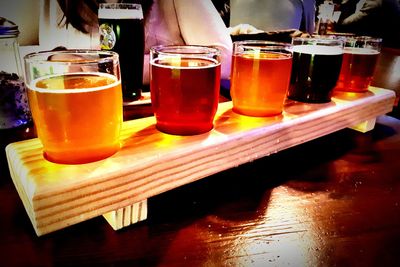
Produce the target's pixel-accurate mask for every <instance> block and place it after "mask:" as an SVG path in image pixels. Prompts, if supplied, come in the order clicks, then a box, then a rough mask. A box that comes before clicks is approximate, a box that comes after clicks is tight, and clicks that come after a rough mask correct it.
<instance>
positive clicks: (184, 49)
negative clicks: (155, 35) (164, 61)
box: [150, 45, 221, 56]
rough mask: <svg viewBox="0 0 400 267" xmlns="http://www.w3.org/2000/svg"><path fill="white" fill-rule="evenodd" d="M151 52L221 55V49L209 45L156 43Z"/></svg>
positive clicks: (161, 53)
mask: <svg viewBox="0 0 400 267" xmlns="http://www.w3.org/2000/svg"><path fill="white" fill-rule="evenodd" d="M150 52H152V53H157V54H160V55H219V56H220V55H221V50H220V49H219V48H218V47H215V46H207V45H156V46H152V47H151V48H150Z"/></svg>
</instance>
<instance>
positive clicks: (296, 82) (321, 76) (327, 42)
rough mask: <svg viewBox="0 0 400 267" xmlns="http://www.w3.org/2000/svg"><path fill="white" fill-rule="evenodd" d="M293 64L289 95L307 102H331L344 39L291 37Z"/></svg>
mask: <svg viewBox="0 0 400 267" xmlns="http://www.w3.org/2000/svg"><path fill="white" fill-rule="evenodd" d="M292 44H293V66H292V74H291V78H290V86H289V91H288V98H289V99H292V100H296V101H300V102H306V103H327V102H330V101H331V95H332V91H333V88H334V87H335V86H336V83H337V81H338V78H339V73H340V68H341V65H342V59H343V41H342V40H337V39H333V38H323V37H315V38H301V37H296V38H293V39H292Z"/></svg>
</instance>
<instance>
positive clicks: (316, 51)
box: [293, 45, 343, 56]
mask: <svg viewBox="0 0 400 267" xmlns="http://www.w3.org/2000/svg"><path fill="white" fill-rule="evenodd" d="M293 52H297V53H302V54H310V55H327V56H329V55H341V54H343V49H342V48H341V47H337V46H324V45H295V46H293Z"/></svg>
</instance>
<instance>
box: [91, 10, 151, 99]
mask: <svg viewBox="0 0 400 267" xmlns="http://www.w3.org/2000/svg"><path fill="white" fill-rule="evenodd" d="M98 18H99V25H100V26H99V27H100V29H99V30H100V45H101V49H102V50H111V51H114V52H117V53H118V54H119V56H120V64H121V75H122V93H123V98H124V101H125V102H131V101H135V100H138V99H139V98H140V97H141V94H142V86H143V61H144V22H143V11H142V6H141V5H140V4H129V3H100V4H99V10H98Z"/></svg>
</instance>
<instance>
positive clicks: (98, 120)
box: [24, 50, 123, 164]
mask: <svg viewBox="0 0 400 267" xmlns="http://www.w3.org/2000/svg"><path fill="white" fill-rule="evenodd" d="M24 61H25V77H26V83H27V88H28V100H29V106H30V108H31V111H32V116H33V121H34V123H35V126H36V129H37V134H38V137H39V139H40V141H41V143H42V144H43V150H44V157H45V158H46V159H47V160H49V161H52V162H55V163H65V164H80V163H88V162H92V161H96V160H100V159H104V158H106V157H108V156H111V155H112V154H114V153H115V152H116V151H118V149H119V148H120V142H119V134H120V128H121V124H122V119H123V117H122V106H123V103H122V90H121V79H120V66H119V59H118V54H117V53H115V52H112V51H91V50H67V51H44V52H38V53H32V54H28V55H26V56H25V57H24Z"/></svg>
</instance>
